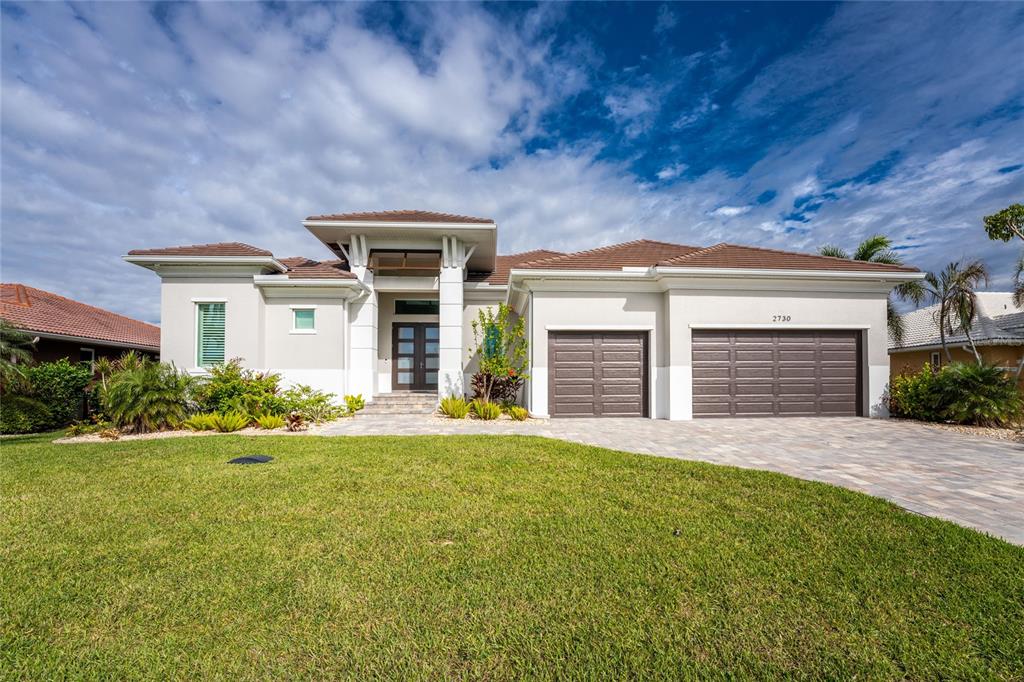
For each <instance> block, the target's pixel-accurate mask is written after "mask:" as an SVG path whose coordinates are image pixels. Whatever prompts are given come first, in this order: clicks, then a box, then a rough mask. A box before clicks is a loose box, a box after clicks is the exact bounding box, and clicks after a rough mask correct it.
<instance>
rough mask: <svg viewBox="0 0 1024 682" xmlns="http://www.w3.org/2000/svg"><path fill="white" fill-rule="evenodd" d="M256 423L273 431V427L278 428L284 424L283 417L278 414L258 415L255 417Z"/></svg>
mask: <svg viewBox="0 0 1024 682" xmlns="http://www.w3.org/2000/svg"><path fill="white" fill-rule="evenodd" d="M256 424H257V425H258V426H259V427H260V428H261V429H266V430H267V431H273V430H274V429H279V428H281V427H282V426H284V417H282V416H281V415H279V414H265V415H262V416H260V417H256Z"/></svg>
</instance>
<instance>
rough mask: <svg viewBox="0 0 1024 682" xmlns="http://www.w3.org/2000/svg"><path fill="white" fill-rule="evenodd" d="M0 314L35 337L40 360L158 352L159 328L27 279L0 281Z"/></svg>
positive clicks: (36, 354)
mask: <svg viewBox="0 0 1024 682" xmlns="http://www.w3.org/2000/svg"><path fill="white" fill-rule="evenodd" d="M0 318H3V319H4V320H7V321H8V322H9V323H10V324H11V325H13V326H15V327H17V328H18V329H21V330H22V331H24V332H25V333H26V334H27V335H28V336H30V337H32V338H33V339H34V343H33V344H32V352H33V357H35V359H36V360H38V361H40V362H49V361H52V360H59V359H61V358H68V359H69V360H71V361H72V362H78V361H80V360H81V361H86V362H92V361H93V360H95V359H96V358H99V357H120V356H121V354H123V353H124V352H125V351H127V350H136V351H141V352H144V353H147V354H149V355H156V354H158V353H159V352H160V328H159V327H156V326H154V325H151V324H146V323H145V322H140V321H139V320H133V319H132V318H130V317H125V316H124V315H118V314H117V313H112V312H110V311H109V310H103V309H102V308H96V307H94V306H91V305H86V304H85V303H79V302H78V301H72V300H71V299H70V298H64V297H63V296H58V295H57V294H53V293H50V292H49V291H43V290H42V289H36V288H34V287H29V286H25V285H24V284H0Z"/></svg>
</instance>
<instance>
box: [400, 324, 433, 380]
mask: <svg viewBox="0 0 1024 682" xmlns="http://www.w3.org/2000/svg"><path fill="white" fill-rule="evenodd" d="M440 349H441V340H440V332H439V331H438V327H437V325H436V324H434V323H431V322H395V323H394V326H393V327H392V330H391V382H392V385H393V386H394V390H396V391H436V390H437V368H438V366H439V365H438V363H439V360H438V358H439V356H440Z"/></svg>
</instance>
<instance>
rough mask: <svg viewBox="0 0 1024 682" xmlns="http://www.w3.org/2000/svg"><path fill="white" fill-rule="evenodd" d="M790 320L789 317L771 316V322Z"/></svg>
mask: <svg viewBox="0 0 1024 682" xmlns="http://www.w3.org/2000/svg"><path fill="white" fill-rule="evenodd" d="M792 319H793V318H792V317H790V316H789V315H772V322H789V321H790V320H792Z"/></svg>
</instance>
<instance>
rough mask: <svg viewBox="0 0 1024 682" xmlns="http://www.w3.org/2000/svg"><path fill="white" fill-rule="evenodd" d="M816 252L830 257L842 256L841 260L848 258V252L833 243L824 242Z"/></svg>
mask: <svg viewBox="0 0 1024 682" xmlns="http://www.w3.org/2000/svg"><path fill="white" fill-rule="evenodd" d="M818 253H820V254H821V255H822V256H831V257H832V258H842V259H843V260H850V254H848V253H847V252H846V251H844V250H843V249H842V248H841V247H838V246H836V245H835V244H826V245H825V246H822V247H821V248H820V249H818Z"/></svg>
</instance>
